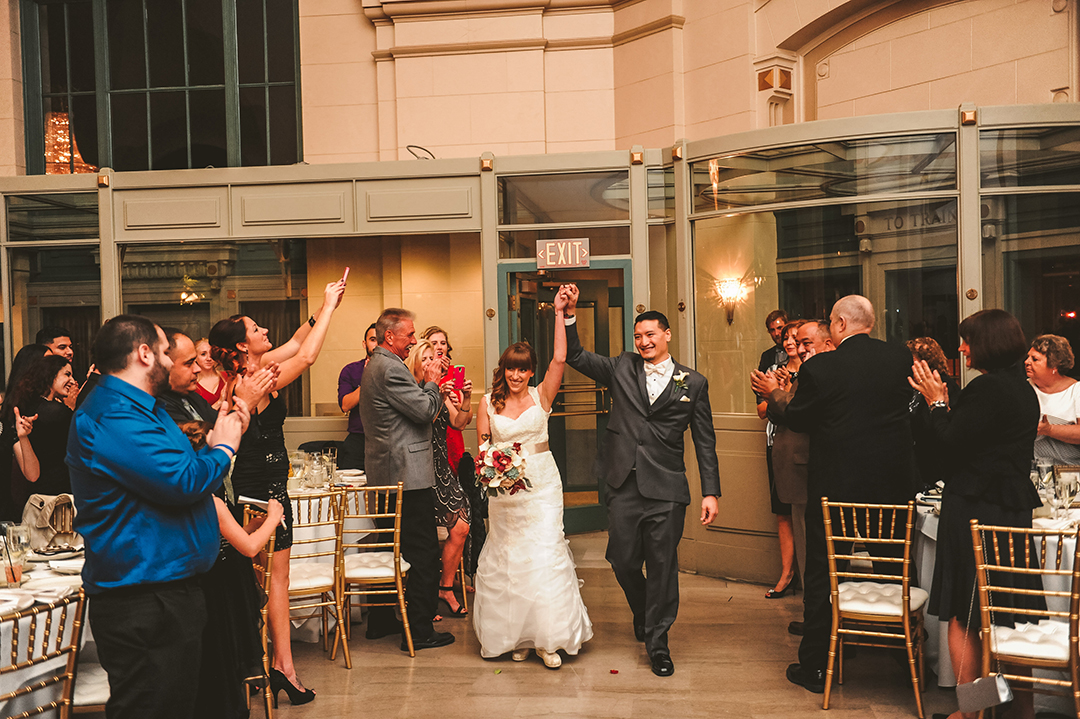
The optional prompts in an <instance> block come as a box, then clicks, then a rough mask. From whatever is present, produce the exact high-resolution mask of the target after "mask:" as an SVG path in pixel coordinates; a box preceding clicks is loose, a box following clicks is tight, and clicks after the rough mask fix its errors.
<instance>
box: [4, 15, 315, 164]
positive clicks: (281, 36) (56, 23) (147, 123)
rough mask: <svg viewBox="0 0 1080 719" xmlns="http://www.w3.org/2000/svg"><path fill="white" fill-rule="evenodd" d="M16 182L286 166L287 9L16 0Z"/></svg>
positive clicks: (290, 92)
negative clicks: (109, 172) (21, 134)
mask: <svg viewBox="0 0 1080 719" xmlns="http://www.w3.org/2000/svg"><path fill="white" fill-rule="evenodd" d="M22 24H23V32H22V37H23V64H24V80H25V87H26V128H27V130H26V134H27V172H29V173H31V174H42V173H46V174H65V173H75V172H94V171H96V170H97V169H98V168H100V167H106V166H108V167H112V168H113V169H115V170H168V169H183V168H198V167H208V166H213V167H225V166H239V165H282V164H293V163H295V162H297V161H298V160H299V159H300V147H301V143H300V140H299V122H298V117H299V115H298V107H299V105H298V91H299V88H298V82H297V77H298V63H297V55H298V53H297V37H298V36H297V3H296V0H243V2H237V0H108V1H107V2H106V0H23V7H22Z"/></svg>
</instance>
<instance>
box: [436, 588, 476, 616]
mask: <svg viewBox="0 0 1080 719" xmlns="http://www.w3.org/2000/svg"><path fill="white" fill-rule="evenodd" d="M439 591H440V592H453V591H454V587H453V586H450V587H442V586H440V587H439ZM456 598H457V597H455V599H456ZM439 601H440V602H442V603H443V604H445V605H446V608H447V609H448V610H449V611H447V612H446V616H448V617H467V616H469V612H468V611H466V610H465V607H464V606H463V605H461V604H458V608H457V611H454V609H453V608H452V607H451V606H450V602H448V601H446V600H445V599H443V598H442V597H439Z"/></svg>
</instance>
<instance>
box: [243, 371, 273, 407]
mask: <svg viewBox="0 0 1080 719" xmlns="http://www.w3.org/2000/svg"><path fill="white" fill-rule="evenodd" d="M280 373H281V369H280V368H279V367H278V364H277V362H271V363H270V364H268V365H266V366H265V367H262V368H260V369H258V370H256V371H254V372H252V373H250V374H246V375H244V376H243V377H240V378H239V380H237V382H236V388H235V389H234V390H233V391H234V395H235V397H237V398H239V399H242V400H244V402H245V403H246V404H247V406H248V407H258V406H259V403H260V402H262V401H263V400H264V399H265V398H266V395H268V394H270V393H271V392H273V391H274V387H275V386H277V378H278V375H279V374H280Z"/></svg>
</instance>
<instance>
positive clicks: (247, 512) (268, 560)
mask: <svg viewBox="0 0 1080 719" xmlns="http://www.w3.org/2000/svg"><path fill="white" fill-rule="evenodd" d="M258 518H262V519H263V520H265V519H266V512H263V511H260V510H258V509H255V508H253V507H251V506H250V505H247V506H245V507H244V526H245V527H246V526H247V525H248V523H250V522H251V521H252V520H254V519H258ZM276 535H277V533H276V532H275V533H273V534H271V535H270V538H269V539H268V540H266V547H265V548H264V549H263V551H262V552H260V553H259V554H256V555H255V556H254V557H252V559H251V563H252V565H253V566H254V568H255V581H256V582H258V584H259V589H261V590H262V593H263V603H262V606H261V607H260V608H259V621H260V626H259V638H260V639H261V641H262V651H263V658H262V665H263V676H261V677H257V678H258V679H259V680H260V683H262V684H263V691H262V694H263V705H264V706H265V708H266V719H273V716H274V710H273V708H272V705H273V699H272V695H271V692H270V652H269V647H268V642H267V634H268V632H269V631H270V621H269V618H268V614H269V611H270V572H271V571H272V570H273V567H274V538H275V537H276ZM254 679H256V677H252V678H249V679H246V680H245V682H246V683H248V684H250V683H251V682H252V681H253V680H254ZM248 709H251V693H250V692H248Z"/></svg>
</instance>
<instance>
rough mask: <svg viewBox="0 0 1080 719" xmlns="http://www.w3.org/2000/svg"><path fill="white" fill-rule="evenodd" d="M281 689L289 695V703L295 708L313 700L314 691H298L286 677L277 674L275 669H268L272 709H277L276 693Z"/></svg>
mask: <svg viewBox="0 0 1080 719" xmlns="http://www.w3.org/2000/svg"><path fill="white" fill-rule="evenodd" d="M282 689H284V690H285V693H286V694H288V695H289V702H290V703H291V704H292V705H293V706H296V705H298V704H307V703H308V702H310V701H314V700H315V690H313V689H308V690H307V691H300V690H299V689H297V688H296V685H295V684H293V683H292V682H290V681H289V679H288V677H286V676H285V675H284V674H282V673H281V672H279V671H278V670H277V669H273V668H271V669H270V691H271V692H273V694H274V708H275V709H276V708H277V698H278V692H280V691H281V690H282Z"/></svg>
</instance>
